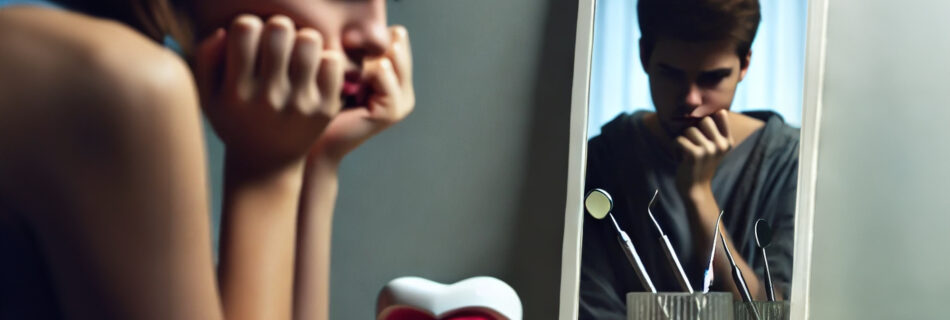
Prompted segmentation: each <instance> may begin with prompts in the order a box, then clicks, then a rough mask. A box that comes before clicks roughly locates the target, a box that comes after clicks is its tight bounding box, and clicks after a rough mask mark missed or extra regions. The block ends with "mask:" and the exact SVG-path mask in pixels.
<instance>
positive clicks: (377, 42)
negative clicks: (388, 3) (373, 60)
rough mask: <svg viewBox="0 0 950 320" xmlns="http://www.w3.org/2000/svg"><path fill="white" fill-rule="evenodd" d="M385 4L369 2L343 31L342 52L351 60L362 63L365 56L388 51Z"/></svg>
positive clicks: (378, 54)
mask: <svg viewBox="0 0 950 320" xmlns="http://www.w3.org/2000/svg"><path fill="white" fill-rule="evenodd" d="M384 4H385V2H382V1H370V3H367V5H366V7H364V8H362V9H364V10H360V11H362V12H360V14H358V15H354V16H353V20H352V21H351V22H350V23H349V24H347V25H346V27H345V28H344V31H343V41H342V42H343V50H344V51H346V53H347V55H349V56H350V58H351V59H354V60H356V61H357V62H360V61H362V59H363V57H366V56H380V55H382V54H383V53H385V52H386V50H388V49H389V46H390V36H389V29H387V28H386V8H385V7H384Z"/></svg>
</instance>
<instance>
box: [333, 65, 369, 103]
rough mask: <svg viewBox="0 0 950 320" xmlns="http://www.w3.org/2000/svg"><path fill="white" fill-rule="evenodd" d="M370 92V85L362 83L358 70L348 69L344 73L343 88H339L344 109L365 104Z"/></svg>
mask: <svg viewBox="0 0 950 320" xmlns="http://www.w3.org/2000/svg"><path fill="white" fill-rule="evenodd" d="M370 93H371V92H370V87H369V86H368V85H366V84H365V83H363V75H362V72H361V71H360V70H350V71H347V72H346V73H345V74H344V76H343V89H342V90H340V97H341V99H342V100H343V108H344V109H347V108H357V107H361V106H366V104H367V102H368V100H369V97H370Z"/></svg>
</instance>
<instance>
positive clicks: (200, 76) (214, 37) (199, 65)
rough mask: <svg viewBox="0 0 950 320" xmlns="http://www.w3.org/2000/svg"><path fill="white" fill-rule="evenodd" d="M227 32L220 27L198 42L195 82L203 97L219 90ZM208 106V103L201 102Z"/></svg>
mask: <svg viewBox="0 0 950 320" xmlns="http://www.w3.org/2000/svg"><path fill="white" fill-rule="evenodd" d="M225 37H226V32H225V31H224V29H222V28H218V29H217V30H215V31H214V32H212V33H211V35H210V36H208V37H207V38H205V39H204V40H202V41H201V43H199V44H198V48H197V50H196V51H195V67H194V68H195V82H196V83H197V84H198V89H199V91H200V92H201V96H202V97H207V96H210V95H214V94H215V93H216V92H217V90H218V87H217V86H218V80H220V78H219V77H220V74H219V72H220V71H221V65H222V63H223V60H224V45H225ZM201 105H202V106H203V107H206V104H204V103H203V104H201Z"/></svg>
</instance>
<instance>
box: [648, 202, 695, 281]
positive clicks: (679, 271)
mask: <svg viewBox="0 0 950 320" xmlns="http://www.w3.org/2000/svg"><path fill="white" fill-rule="evenodd" d="M659 193H660V190H659V189H657V190H656V191H654V192H653V198H652V199H650V204H649V205H648V206H647V213H648V214H649V215H650V220H653V225H654V226H655V227H656V231H657V232H659V234H660V243H662V244H663V253H664V254H665V255H666V261H667V262H668V263H669V264H670V267H671V268H673V273H674V275H675V276H676V280H677V281H679V283H680V287H681V288H682V289H683V290H684V291H686V292H689V293H693V292H694V291H693V286H692V285H690V283H689V278H687V277H686V272H685V271H683V265H682V264H680V259H679V258H677V257H676V251H674V250H673V245H672V244H671V243H670V238H669V237H667V236H666V234H665V233H663V228H660V223H659V222H657V221H656V217H654V216H653V210H650V209H651V208H653V203H655V202H656V196H657V194H659Z"/></svg>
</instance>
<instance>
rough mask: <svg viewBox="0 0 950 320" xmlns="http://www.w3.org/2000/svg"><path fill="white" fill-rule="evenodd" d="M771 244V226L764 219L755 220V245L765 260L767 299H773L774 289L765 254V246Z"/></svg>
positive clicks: (767, 258)
mask: <svg viewBox="0 0 950 320" xmlns="http://www.w3.org/2000/svg"><path fill="white" fill-rule="evenodd" d="M769 244H772V228H771V227H769V224H768V223H767V222H766V221H765V219H759V220H757V221H755V245H756V246H758V247H759V251H761V252H762V259H763V261H764V262H765V293H767V294H768V295H769V301H775V289H773V287H772V271H771V270H769V257H768V255H766V254H765V248H766V247H768V246H769Z"/></svg>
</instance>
